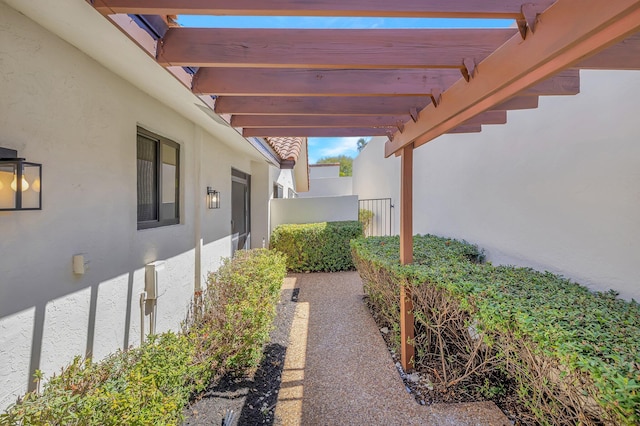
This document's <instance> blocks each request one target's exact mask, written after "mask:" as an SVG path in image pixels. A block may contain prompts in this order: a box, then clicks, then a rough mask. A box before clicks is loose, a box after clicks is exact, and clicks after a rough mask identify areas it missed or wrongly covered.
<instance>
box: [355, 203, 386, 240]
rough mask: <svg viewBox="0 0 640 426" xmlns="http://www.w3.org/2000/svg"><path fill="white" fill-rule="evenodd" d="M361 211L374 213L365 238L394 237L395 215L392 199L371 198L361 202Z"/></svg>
mask: <svg viewBox="0 0 640 426" xmlns="http://www.w3.org/2000/svg"><path fill="white" fill-rule="evenodd" d="M359 208H360V210H368V211H370V212H372V213H373V217H372V218H371V220H370V223H369V225H368V226H367V228H366V229H365V236H367V237H372V236H376V237H378V236H390V235H393V214H392V210H391V209H392V208H393V204H391V198H370V199H364V200H359Z"/></svg>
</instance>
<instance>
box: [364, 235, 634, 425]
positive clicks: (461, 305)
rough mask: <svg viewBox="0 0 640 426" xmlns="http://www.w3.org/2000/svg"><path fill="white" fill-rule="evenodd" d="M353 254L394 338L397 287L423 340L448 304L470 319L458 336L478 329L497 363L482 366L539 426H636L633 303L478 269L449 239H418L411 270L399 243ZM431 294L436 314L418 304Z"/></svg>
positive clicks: (477, 255) (550, 279)
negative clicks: (404, 290) (515, 391)
mask: <svg viewBox="0 0 640 426" xmlns="http://www.w3.org/2000/svg"><path fill="white" fill-rule="evenodd" d="M352 249H353V253H354V261H355V263H356V265H357V267H358V271H359V272H360V274H361V276H362V277H363V281H364V283H365V291H366V292H367V294H368V296H369V298H370V299H371V303H372V304H373V305H374V306H375V307H376V309H377V310H378V311H379V312H380V315H382V317H383V318H384V320H385V321H387V322H388V323H389V325H390V328H391V329H392V330H398V329H399V325H398V320H399V307H398V300H397V298H398V297H399V286H400V285H406V286H408V287H409V288H410V289H411V291H412V293H414V298H413V299H414V300H413V302H414V311H415V314H416V325H417V329H418V330H420V329H422V330H424V329H425V328H424V324H427V325H428V324H433V323H434V322H435V321H437V319H438V318H440V317H442V316H443V315H444V312H445V311H444V309H443V306H444V305H445V304H447V308H448V309H449V310H455V309H458V310H459V311H460V312H462V313H463V314H465V315H466V316H465V317H464V324H463V325H462V326H460V327H459V328H460V329H459V330H458V334H464V335H469V334H470V332H469V331H468V330H469V327H473V328H474V330H475V331H474V333H473V334H475V333H479V334H480V335H481V336H482V339H483V341H482V342H483V344H484V345H485V346H487V347H489V348H490V351H491V356H490V358H491V360H492V363H489V364H485V365H489V366H490V367H491V368H494V369H500V370H501V371H505V372H507V373H508V374H509V375H511V376H512V377H513V378H514V379H515V380H516V381H517V383H518V387H519V393H520V396H521V399H522V401H523V402H524V403H525V404H528V406H529V408H530V409H531V411H532V412H533V413H534V414H535V415H536V416H537V418H538V420H539V421H540V422H541V423H543V424H576V423H582V424H599V423H606V424H611V423H613V424H629V425H631V424H638V423H640V305H638V303H636V302H635V301H632V302H625V301H623V300H620V299H617V298H616V294H615V293H613V292H606V293H592V292H590V291H588V290H587V289H586V288H584V287H582V286H580V285H578V284H575V283H572V282H570V281H569V280H566V279H564V278H562V277H559V276H557V275H554V274H551V273H548V272H546V273H542V272H537V271H534V270H532V269H528V268H516V267H504V266H500V267H496V266H493V265H491V264H481V263H479V261H481V260H482V257H483V256H482V253H481V251H479V250H478V249H477V248H476V247H475V246H472V245H469V244H466V243H463V242H458V241H454V240H450V239H446V238H439V237H434V236H416V237H415V239H414V258H415V263H414V264H413V265H408V266H401V265H400V264H399V263H400V262H399V255H398V252H399V240H398V238H397V237H390V238H389V237H381V238H367V239H359V240H356V241H353V242H352ZM429 292H431V293H429ZM432 293H437V294H438V297H437V298H434V299H433V300H435V302H433V300H432V302H431V303H434V305H435V306H425V303H424V302H423V299H421V297H422V296H420V297H416V296H415V295H425V294H432ZM467 341H470V340H469V339H467ZM396 342H397V343H399V339H397V338H396ZM429 342H430V340H428V339H426V338H425V337H424V336H419V335H417V336H416V353H417V354H418V355H417V356H416V358H417V361H419V357H420V356H425V357H426V356H427V355H425V354H428V353H429V351H430V350H431V349H432V348H429V347H420V345H421V344H423V343H424V344H425V345H427V344H428V343H429ZM467 349H469V348H467ZM471 349H473V348H471ZM476 349H477V348H476ZM469 352H471V350H469ZM471 355H473V356H475V355H476V352H473V353H472V354H471ZM471 355H469V357H467V359H470V356H471ZM496 360H497V361H496ZM443 361H444V360H443ZM467 363H468V365H471V364H470V363H469V362H468V361H467ZM421 367H422V366H421V365H419V362H417V363H416V368H417V369H420V368H421ZM453 382H455V380H451V378H450V380H449V383H453Z"/></svg>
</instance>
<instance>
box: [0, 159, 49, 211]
mask: <svg viewBox="0 0 640 426" xmlns="http://www.w3.org/2000/svg"><path fill="white" fill-rule="evenodd" d="M41 189H42V164H37V163H29V162H26V161H24V158H18V151H16V150H13V149H7V148H0V211H13V210H42V192H41Z"/></svg>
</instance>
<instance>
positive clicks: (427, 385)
mask: <svg viewBox="0 0 640 426" xmlns="http://www.w3.org/2000/svg"><path fill="white" fill-rule="evenodd" d="M425 386H426V387H427V389H429V390H430V391H432V390H433V385H432V384H431V383H426V384H425Z"/></svg>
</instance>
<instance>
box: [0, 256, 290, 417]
mask: <svg viewBox="0 0 640 426" xmlns="http://www.w3.org/2000/svg"><path fill="white" fill-rule="evenodd" d="M285 275H286V268H285V261H284V257H283V256H282V255H281V254H279V253H277V252H272V251H269V250H264V249H259V250H250V251H238V252H236V255H235V257H234V258H233V259H232V260H230V259H227V260H226V261H225V262H224V263H223V265H222V266H221V267H220V269H219V270H218V272H217V273H215V274H210V275H209V279H208V282H207V283H208V286H207V290H206V291H205V292H204V293H200V294H197V295H196V298H195V300H194V302H193V304H192V307H191V310H190V315H189V317H188V320H187V321H186V323H185V326H184V330H183V332H182V333H172V332H169V333H164V334H162V335H159V336H150V337H149V339H148V340H147V341H146V342H145V343H144V344H142V345H141V346H140V347H138V348H131V349H129V350H127V351H119V352H117V353H115V354H112V355H111V356H109V357H107V358H106V359H104V360H102V361H100V362H97V363H92V362H91V361H90V360H85V361H83V360H82V359H81V358H80V357H77V358H76V359H75V360H74V361H73V363H71V365H69V366H67V367H66V368H64V369H63V370H62V372H61V373H60V374H58V375H55V376H53V377H52V378H51V379H50V380H49V381H48V382H47V383H46V384H45V385H44V390H43V392H42V393H39V392H31V393H28V394H26V395H25V396H24V397H23V398H22V399H21V400H20V401H19V402H18V403H16V404H14V405H13V406H11V407H9V408H8V409H7V411H6V412H5V413H3V414H0V424H2V425H5V424H6V425H32V424H33V425H36V424H37V425H40V424H64V425H121V424H136V425H147V424H149V425H150V424H153V425H168V424H180V423H181V421H182V412H183V409H184V407H185V405H186V404H187V403H188V401H189V398H190V397H191V396H193V395H194V393H197V392H201V391H203V390H204V389H205V388H206V387H207V386H208V385H209V384H210V383H211V382H212V381H215V380H216V379H218V378H219V377H221V376H222V375H223V374H224V373H226V372H229V371H243V370H246V369H248V368H251V367H254V366H256V365H257V364H258V362H259V360H260V356H261V352H262V347H263V345H264V344H265V343H266V341H267V339H268V334H269V331H270V329H271V324H272V321H273V318H274V316H275V309H276V305H277V302H278V300H279V294H280V288H281V285H282V281H283V279H284V277H285Z"/></svg>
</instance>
